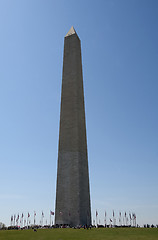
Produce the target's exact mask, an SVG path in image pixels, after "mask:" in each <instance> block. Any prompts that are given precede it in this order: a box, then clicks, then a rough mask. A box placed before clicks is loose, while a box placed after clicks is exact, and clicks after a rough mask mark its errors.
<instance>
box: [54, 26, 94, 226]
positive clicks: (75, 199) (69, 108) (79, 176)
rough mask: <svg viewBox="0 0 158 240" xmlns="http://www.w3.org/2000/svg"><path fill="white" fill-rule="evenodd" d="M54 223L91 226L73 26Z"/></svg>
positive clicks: (64, 79) (63, 97)
mask: <svg viewBox="0 0 158 240" xmlns="http://www.w3.org/2000/svg"><path fill="white" fill-rule="evenodd" d="M55 224H70V225H71V226H76V225H85V224H87V225H89V224H91V207H90V191H89V173H88V157H87V138H86V124H85V108H84V92H83V77H82V59H81V43H80V39H79V37H78V35H77V34H76V32H75V30H74V28H73V27H71V29H70V31H69V32H68V33H67V35H66V36H65V39H64V59H63V76H62V94H61V110H60V131H59V150H58V170H57V187H56V209H55Z"/></svg>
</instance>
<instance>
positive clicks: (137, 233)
mask: <svg viewBox="0 0 158 240" xmlns="http://www.w3.org/2000/svg"><path fill="white" fill-rule="evenodd" d="M23 239H24V240H34V239H37V240H80V239H83V240H103V239H105V240H113V239H114V240H125V239H127V240H158V228H153V229H151V228H150V229H144V228H110V229H108V228H103V229H91V230H90V229H89V230H87V229H39V230H37V232H34V231H33V230H6V231H5V230H3V231H0V240H23Z"/></svg>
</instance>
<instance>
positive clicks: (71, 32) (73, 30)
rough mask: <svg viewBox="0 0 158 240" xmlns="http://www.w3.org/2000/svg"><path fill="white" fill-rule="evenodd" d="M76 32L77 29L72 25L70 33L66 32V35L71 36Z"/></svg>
mask: <svg viewBox="0 0 158 240" xmlns="http://www.w3.org/2000/svg"><path fill="white" fill-rule="evenodd" d="M75 33H76V32H75V29H74V27H73V26H72V27H71V28H70V30H69V31H68V33H67V34H66V36H65V37H68V36H70V35H72V34H75Z"/></svg>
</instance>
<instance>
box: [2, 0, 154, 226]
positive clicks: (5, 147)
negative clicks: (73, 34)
mask: <svg viewBox="0 0 158 240" xmlns="http://www.w3.org/2000/svg"><path fill="white" fill-rule="evenodd" d="M72 25H73V26H74V28H75V30H76V31H77V33H78V35H79V37H80V39H81V43H82V58H83V78H84V91H85V107H86V124H87V138H88V139H87V140H88V156H89V170H90V189H91V205H92V216H93V218H95V211H96V209H97V210H98V213H99V216H98V219H100V221H101V223H103V218H104V212H105V210H106V211H107V219H109V218H111V217H112V210H113V209H114V210H115V214H117V216H118V213H119V211H121V212H122V213H124V211H127V212H129V211H131V212H135V213H136V215H137V222H138V224H141V225H142V224H143V223H149V224H151V223H154V224H158V1H157V0H148V1H146V0H119V1H117V0H94V1H90V0H89V1H88V0H80V1H77V0H76V1H75V0H60V1H59V0H55V1H53V0H47V1H44V0H34V1H32V0H14V1H12V0H0V184H1V187H0V221H2V222H4V223H6V224H7V225H8V224H9V223H10V216H11V215H12V214H18V213H19V214H21V213H22V212H23V213H24V214H25V215H26V213H27V212H28V211H29V212H30V214H31V216H32V214H33V211H34V210H35V211H36V212H37V219H38V220H39V219H40V217H41V211H42V210H43V211H44V213H45V220H46V219H48V220H49V210H50V209H51V210H52V211H53V210H54V207H55V191H56V171H57V154H58V135H59V118H60V96H61V81H62V60H63V47H64V36H65V35H66V33H67V32H68V31H69V29H70V27H71V26H72ZM108 221H109V220H108Z"/></svg>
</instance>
